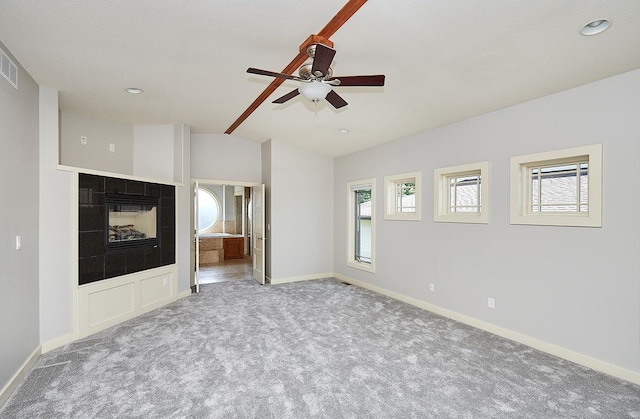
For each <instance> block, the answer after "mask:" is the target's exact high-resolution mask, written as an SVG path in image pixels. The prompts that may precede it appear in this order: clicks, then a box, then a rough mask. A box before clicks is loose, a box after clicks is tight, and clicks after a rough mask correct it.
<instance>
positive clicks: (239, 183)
mask: <svg viewBox="0 0 640 419" xmlns="http://www.w3.org/2000/svg"><path fill="white" fill-rule="evenodd" d="M194 182H198V183H201V184H203V185H231V186H248V187H251V186H260V185H261V183H260V182H246V181H242V180H214V179H200V178H191V183H194Z"/></svg>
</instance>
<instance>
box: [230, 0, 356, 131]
mask: <svg viewBox="0 0 640 419" xmlns="http://www.w3.org/2000/svg"><path fill="white" fill-rule="evenodd" d="M366 2H367V0H348V1H347V3H346V4H345V5H344V6H342V9H340V10H339V11H338V13H337V14H336V15H335V16H334V17H333V19H331V20H330V21H329V22H328V23H327V24H326V25H325V26H324V28H322V29H321V30H320V32H318V36H321V37H323V38H326V39H329V38H331V37H332V36H333V34H335V33H336V31H337V30H338V29H340V28H341V27H342V25H344V24H345V23H346V22H347V21H348V20H349V19H350V18H351V16H353V15H354V14H355V13H356V12H357V11H358V10H359V9H360V8H361V7H362V6H363V5H364V4H365V3H366ZM307 58H308V56H307V54H306V53H305V52H302V51H301V52H299V53H298V55H297V56H296V57H295V58H294V59H293V60H292V61H291V62H290V63H289V65H287V66H286V67H285V68H284V70H282V73H285V74H286V73H289V74H291V73H293V72H294V71H296V70H297V69H298V67H300V66H301V65H302V64H303V63H304V62H305V61H306V60H307ZM283 82H284V79H280V78H276V79H275V80H273V81H272V82H271V83H270V84H269V86H267V88H266V89H264V91H263V92H262V93H261V94H260V95H259V96H258V97H257V98H256V99H255V100H254V101H253V102H252V103H251V105H249V107H248V108H247V109H246V110H245V111H244V112H243V113H242V115H240V116H239V117H238V119H236V120H235V121H234V122H233V124H231V126H229V128H227V130H226V131H225V132H224V133H225V134H231V133H232V132H233V131H235V130H236V128H238V127H239V126H240V124H242V123H243V122H244V121H245V120H246V119H247V118H248V117H249V115H251V114H252V113H253V111H255V110H256V109H257V108H258V106H260V104H261V103H262V102H264V101H265V100H266V99H267V98H268V97H269V96H270V95H271V94H272V93H273V92H274V91H275V90H276V89H277V88H278V87H279V86H280V85H281V84H282V83H283Z"/></svg>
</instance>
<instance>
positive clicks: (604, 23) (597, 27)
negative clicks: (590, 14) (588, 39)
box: [580, 19, 611, 36]
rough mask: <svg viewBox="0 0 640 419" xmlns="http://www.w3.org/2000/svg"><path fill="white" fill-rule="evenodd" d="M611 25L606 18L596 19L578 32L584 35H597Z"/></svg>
mask: <svg viewBox="0 0 640 419" xmlns="http://www.w3.org/2000/svg"><path fill="white" fill-rule="evenodd" d="M609 26H611V21H609V20H607V19H596V20H592V21H591V22H589V23H587V24H586V25H584V26H583V27H582V29H581V30H580V33H581V34H583V35H585V36H591V35H597V34H599V33H602V32H604V31H605V30H607V29H608V28H609Z"/></svg>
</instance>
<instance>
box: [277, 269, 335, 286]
mask: <svg viewBox="0 0 640 419" xmlns="http://www.w3.org/2000/svg"><path fill="white" fill-rule="evenodd" d="M332 277H333V272H326V273H321V274H313V275H303V276H290V277H287V278H278V279H273V278H272V279H271V284H272V285H277V284H289V283H291V282H299V281H310V280H312V279H323V278H332Z"/></svg>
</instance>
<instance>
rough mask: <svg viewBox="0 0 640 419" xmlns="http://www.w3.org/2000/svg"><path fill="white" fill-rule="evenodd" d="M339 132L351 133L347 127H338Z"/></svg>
mask: <svg viewBox="0 0 640 419" xmlns="http://www.w3.org/2000/svg"><path fill="white" fill-rule="evenodd" d="M338 132H339V133H340V134H348V133H349V130H348V129H346V128H339V129H338Z"/></svg>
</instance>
